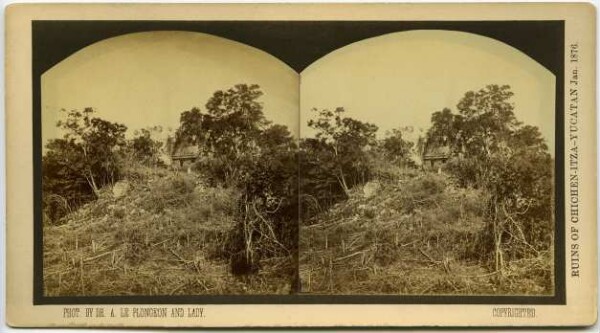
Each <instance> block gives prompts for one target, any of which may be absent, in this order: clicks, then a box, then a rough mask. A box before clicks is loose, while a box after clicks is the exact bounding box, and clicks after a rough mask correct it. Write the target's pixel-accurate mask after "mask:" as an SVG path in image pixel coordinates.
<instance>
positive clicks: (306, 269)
mask: <svg viewBox="0 0 600 333" xmlns="http://www.w3.org/2000/svg"><path fill="white" fill-rule="evenodd" d="M394 179H396V180H389V181H387V182H382V183H381V188H380V189H379V190H378V191H377V194H376V195H374V196H372V197H370V198H366V197H365V196H364V195H363V192H362V189H355V190H354V192H353V193H352V195H351V197H350V198H349V200H348V201H346V202H343V203H339V204H337V205H335V206H334V207H332V209H330V210H329V211H328V212H327V213H325V214H321V215H319V216H317V217H316V218H314V219H313V220H311V221H307V222H306V223H305V225H303V226H302V227H301V231H300V235H301V237H300V239H301V243H300V274H301V278H302V281H303V292H307V293H316V294H406V295H409V294H414V295H427V294H435V295H447V294H448V295H449V294H465V295H475V294H478V295H484V294H510V295H520V294H536V295H547V294H549V293H551V292H552V277H551V276H552V274H551V272H552V266H551V263H552V258H551V257H550V255H549V254H548V253H541V254H540V256H538V257H535V258H529V259H523V260H520V261H515V262H512V263H511V264H510V265H509V266H508V267H507V268H506V269H505V270H504V271H502V272H490V271H489V270H487V269H486V265H484V264H483V263H482V262H481V261H480V259H479V257H480V255H479V253H478V251H479V249H478V247H477V244H479V239H478V237H479V235H480V234H481V231H482V230H483V228H484V221H483V219H482V215H483V211H482V206H483V205H482V204H481V203H482V202H484V200H483V198H482V196H483V193H481V192H480V191H477V190H473V189H460V188H457V187H456V186H454V185H453V184H452V183H451V181H450V180H449V179H448V178H447V177H446V176H444V175H437V174H418V173H406V174H404V175H397V177H394Z"/></svg>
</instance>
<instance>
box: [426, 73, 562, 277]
mask: <svg viewBox="0 0 600 333" xmlns="http://www.w3.org/2000/svg"><path fill="white" fill-rule="evenodd" d="M512 96H513V92H512V91H511V90H510V87H509V86H507V85H502V86H500V85H488V86H486V87H485V88H483V89H480V90H478V91H476V92H473V91H469V92H467V93H466V94H465V95H464V97H463V98H462V99H461V100H460V102H459V103H458V105H457V109H458V112H459V114H452V112H451V111H450V110H449V109H444V110H442V111H441V112H436V113H434V115H433V117H432V127H431V128H430V130H429V131H428V139H429V140H437V141H438V142H442V143H443V144H447V145H450V146H451V147H452V148H453V149H452V151H453V152H454V155H455V156H454V158H453V159H451V160H450V162H449V163H448V164H446V166H445V169H446V170H447V171H449V172H450V173H451V174H453V175H454V176H455V177H456V178H457V179H458V181H459V183H460V184H462V185H463V186H475V187H479V188H482V189H484V190H485V192H486V193H487V202H486V207H487V208H486V214H485V218H486V220H487V222H488V223H487V224H486V228H485V230H484V233H483V237H482V242H481V244H482V250H483V251H482V252H481V253H482V254H483V255H485V256H490V257H491V262H492V266H493V268H494V269H495V270H496V271H503V268H504V267H505V262H506V261H507V260H511V259H515V258H521V257H524V256H528V255H530V254H537V253H538V252H539V251H541V250H545V249H548V248H549V247H550V246H551V242H550V240H551V231H552V230H553V228H552V223H551V221H552V219H553V213H552V208H551V207H552V198H553V187H552V168H553V159H552V157H551V155H550V154H549V153H548V147H547V145H546V143H545V140H544V138H543V137H542V136H541V133H540V132H539V130H538V128H537V127H535V126H530V125H525V126H524V125H523V124H522V123H521V122H519V121H518V120H517V119H516V117H515V114H514V105H513V104H512V103H511V101H510V99H511V97H512Z"/></svg>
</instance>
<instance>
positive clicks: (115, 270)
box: [44, 168, 289, 296]
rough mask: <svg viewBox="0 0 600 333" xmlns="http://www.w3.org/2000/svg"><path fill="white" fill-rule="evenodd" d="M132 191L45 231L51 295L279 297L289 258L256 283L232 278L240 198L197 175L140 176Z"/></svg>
mask: <svg viewBox="0 0 600 333" xmlns="http://www.w3.org/2000/svg"><path fill="white" fill-rule="evenodd" d="M129 175H130V177H129V183H130V190H129V192H128V193H127V194H126V195H125V196H123V197H120V198H114V197H113V196H112V194H111V192H110V189H105V190H104V191H103V193H102V195H101V196H100V198H99V199H98V200H96V201H94V202H92V203H89V204H87V205H85V206H84V207H81V208H80V209H79V210H77V211H76V212H74V213H72V214H70V215H68V216H67V217H66V218H65V223H64V224H61V225H58V226H51V225H48V226H44V291H45V294H46V296H65V295H201V294H221V295H223V294H278V293H287V292H288V291H289V281H288V280H289V279H288V278H286V276H285V275H281V274H279V273H278V272H279V269H278V267H279V266H281V265H284V264H285V262H286V259H285V258H275V259H271V260H269V261H265V262H263V263H261V264H262V267H263V269H262V270H261V271H260V272H259V273H258V274H256V275H253V276H245V277H243V278H239V277H235V276H233V275H232V274H231V273H230V268H229V262H228V256H227V253H226V251H227V249H225V248H224V247H225V244H226V240H227V238H228V237H229V235H230V232H231V229H232V228H233V227H234V220H233V212H234V209H235V202H236V198H237V193H235V191H232V190H228V189H223V188H211V187H207V186H205V185H203V184H202V183H201V182H200V180H199V179H198V178H197V177H196V176H193V175H174V174H172V173H171V172H169V171H166V170H163V169H158V170H156V169H155V170H152V169H147V168H146V169H143V168H141V169H138V170H134V171H132V172H131V173H130V174H129Z"/></svg>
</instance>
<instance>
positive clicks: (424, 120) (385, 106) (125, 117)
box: [42, 30, 555, 147]
mask: <svg viewBox="0 0 600 333" xmlns="http://www.w3.org/2000/svg"><path fill="white" fill-rule="evenodd" d="M300 82H301V83H300ZM237 83H257V84H259V85H260V86H261V88H262V90H263V92H264V93H265V95H264V96H262V97H261V101H262V102H263V104H264V111H265V115H266V117H267V118H268V119H269V120H271V121H273V122H274V123H278V124H283V125H287V126H288V127H289V128H290V131H291V132H292V133H294V134H295V135H296V136H297V135H298V130H299V129H300V131H301V136H310V135H311V134H312V132H311V130H310V129H308V128H307V126H306V121H307V120H308V119H309V117H310V116H311V114H310V112H309V110H310V109H311V108H313V107H317V108H330V109H334V108H335V107H337V106H343V107H345V108H346V111H347V115H348V116H351V117H353V118H356V119H359V120H363V121H368V122H371V123H374V124H375V125H377V126H378V127H379V129H380V130H379V135H380V136H381V135H383V134H384V133H385V131H387V130H391V129H393V128H397V127H400V126H403V127H404V126H413V127H414V128H415V133H413V135H412V137H410V139H416V137H417V136H418V129H419V128H422V129H423V130H426V129H427V128H428V127H429V125H430V119H431V114H432V113H433V112H435V111H438V110H441V109H443V108H444V107H449V108H451V109H452V110H453V111H456V104H457V103H458V101H459V100H460V98H461V97H462V96H463V95H464V93H465V92H467V91H468V90H478V89H480V88H482V87H484V86H485V85H486V84H491V83H497V84H508V85H510V86H511V87H512V91H513V92H514V93H515V96H514V97H513V99H512V100H513V102H514V104H515V114H516V116H517V118H518V119H519V120H521V121H523V122H525V123H526V124H530V125H535V126H538V127H539V128H540V131H541V132H542V134H543V135H544V137H545V138H546V140H547V142H548V144H549V146H550V147H554V89H555V77H554V75H553V74H552V73H550V72H549V71H548V70H546V69H545V68H544V67H542V66H541V65H540V64H538V63H537V62H535V61H534V60H532V59H531V58H529V57H527V56H526V55H525V54H523V53H521V52H520V51H518V50H516V49H514V48H512V47H510V46H508V45H506V44H503V43H501V42H498V41H496V40H493V39H490V38H487V37H482V36H478V35H474V34H468V33H463V32H453V31H433V30H429V31H428V30H419V31H409V32H399V33H392V34H388V35H384V36H380V37H375V38H370V39H367V40H363V41H359V42H356V43H354V44H351V45H348V46H346V47H343V48H341V49H338V50H336V51H333V52H332V53H330V54H328V55H326V56H325V57H323V58H321V59H319V60H317V61H316V62H314V63H313V64H312V65H310V66H309V67H308V68H306V69H305V70H304V71H303V72H302V73H301V74H300V75H298V74H297V73H296V72H295V71H294V70H292V69H291V68H290V67H288V66H287V65H286V64H284V63H283V62H281V61H280V60H279V59H277V58H275V57H273V56H271V55H269V54H267V53H265V52H263V51H260V50H258V49H256V48H253V47H250V46H246V45H244V44H241V43H237V42H233V41H230V40H227V39H224V38H220V37H215V36H211V35H207V34H201V33H194V32H145V33H134V34H128V35H124V36H119V37H115V38H110V39H106V40H104V41H101V42H98V43H96V44H93V45H91V46H89V47H86V48H84V49H82V50H80V51H78V52H77V53H75V54H74V55H72V56H70V57H69V58H67V59H65V60H63V61H62V62H61V63H59V64H57V65H56V66H54V67H53V68H51V69H50V70H48V71H47V72H46V73H44V75H43V76H42V138H43V142H44V144H45V143H46V141H47V139H49V138H54V137H58V136H60V135H61V134H60V133H59V132H58V131H57V129H56V126H55V125H56V121H57V120H58V119H59V118H58V115H59V112H58V110H60V109H61V108H64V109H67V110H70V109H80V110H82V109H83V108H85V107H93V108H95V109H96V110H97V111H98V116H99V117H102V118H104V119H107V120H110V121H114V122H119V123H123V124H125V125H126V126H127V127H128V128H129V130H128V132H129V133H132V132H133V131H134V130H135V129H139V128H143V127H147V126H154V125H161V126H163V128H165V129H166V128H168V127H171V128H172V129H176V128H177V127H178V125H179V115H180V114H181V112H183V111H185V110H189V109H191V108H192V107H194V106H196V107H200V108H201V109H202V110H204V105H205V103H206V101H207V100H208V98H209V97H210V96H211V95H212V93H213V92H214V91H216V90H219V89H227V88H230V87H232V86H233V85H235V84H237ZM299 110H301V113H299ZM299 114H300V116H301V118H302V119H301V120H300V125H299V123H298V119H299Z"/></svg>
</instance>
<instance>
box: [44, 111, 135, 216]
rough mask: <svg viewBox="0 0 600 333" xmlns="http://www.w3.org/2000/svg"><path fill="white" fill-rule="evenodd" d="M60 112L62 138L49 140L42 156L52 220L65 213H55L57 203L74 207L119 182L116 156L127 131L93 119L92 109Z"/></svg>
mask: <svg viewBox="0 0 600 333" xmlns="http://www.w3.org/2000/svg"><path fill="white" fill-rule="evenodd" d="M62 112H64V113H66V119H65V120H61V121H59V122H58V123H57V126H58V127H59V128H61V129H62V130H63V131H64V135H63V137H62V138H59V139H52V140H50V141H49V142H48V143H47V144H46V148H47V151H46V153H45V155H44V156H43V157H42V179H43V183H42V186H43V192H44V204H45V207H44V209H45V210H47V215H49V217H51V219H52V220H56V219H57V218H59V217H60V216H61V215H64V211H65V210H64V209H61V211H62V213H61V212H59V211H57V209H55V208H56V202H62V204H61V206H67V207H71V206H77V205H79V204H81V203H83V202H86V201H89V200H92V199H93V198H95V197H96V196H97V195H98V192H99V190H100V188H101V187H102V186H104V185H106V184H112V183H114V182H115V181H116V180H118V178H119V176H120V175H119V165H118V160H119V154H121V152H122V150H123V148H124V146H125V131H126V130H127V128H126V127H125V126H124V125H121V124H117V123H112V122H109V121H106V120H103V119H100V118H97V117H93V113H94V110H93V109H92V108H86V109H84V110H83V111H82V112H80V111H77V110H72V111H68V112H67V111H65V110H62ZM51 198H55V199H51ZM56 198H61V200H58V201H57V200H56ZM53 207H54V208H53Z"/></svg>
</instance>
